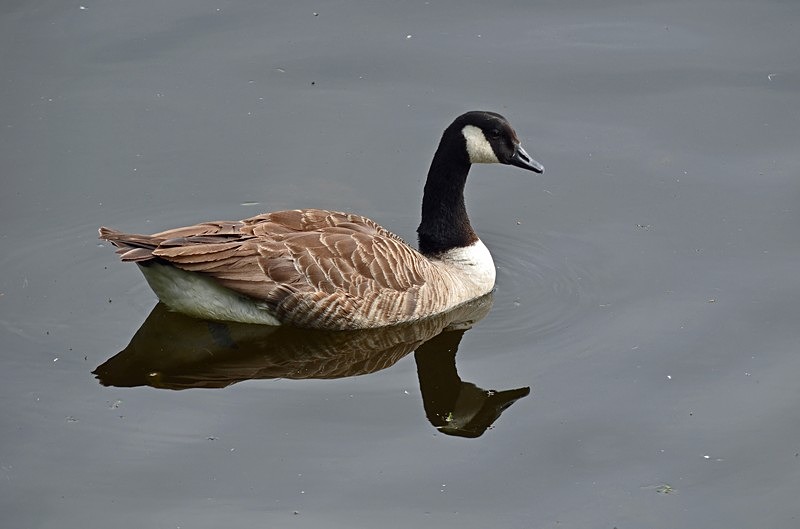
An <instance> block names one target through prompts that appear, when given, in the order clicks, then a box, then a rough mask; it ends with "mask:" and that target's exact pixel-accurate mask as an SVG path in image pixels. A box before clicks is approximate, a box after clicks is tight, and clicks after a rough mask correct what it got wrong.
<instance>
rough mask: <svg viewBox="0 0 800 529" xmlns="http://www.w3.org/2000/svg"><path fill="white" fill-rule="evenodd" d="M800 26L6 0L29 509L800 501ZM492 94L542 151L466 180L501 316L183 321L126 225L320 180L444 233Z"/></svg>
mask: <svg viewBox="0 0 800 529" xmlns="http://www.w3.org/2000/svg"><path fill="white" fill-rule="evenodd" d="M387 4H388V3H387ZM798 24H800V4H798V3H797V2H790V1H756V0H742V1H736V2H728V1H722V0H699V1H695V2H678V1H675V2H673V1H666V2H664V1H661V2H625V1H621V0H618V1H610V2H585V1H579V0H575V1H573V0H568V1H562V2H548V1H535V2H527V3H526V2H494V3H486V2H466V3H464V2H453V1H451V0H445V1H441V2H436V1H430V2H412V3H399V2H396V3H393V4H391V5H379V4H375V3H371V2H349V1H342V2H327V3H322V4H320V3H310V2H303V1H299V2H293V3H291V5H289V4H287V5H285V6H279V5H271V4H269V3H262V2H255V1H249V2H248V1H242V2H219V1H217V2H208V1H203V2H187V1H183V0H181V1H173V2H168V3H164V2H153V1H148V0H145V1H140V2H94V1H90V2H84V3H83V4H81V3H64V2H52V1H49V2H48V1H43V2H6V3H4V4H3V6H2V7H0V50H2V51H0V54H1V55H0V57H1V59H0V60H2V66H3V68H2V70H3V75H2V78H1V79H2V81H0V179H2V180H0V181H2V192H1V193H0V243H2V245H1V247H2V250H1V251H0V270H2V278H0V346H1V349H2V356H0V358H1V359H2V360H1V361H2V365H1V367H2V369H0V420H1V421H2V435H0V515H1V516H2V519H3V523H2V525H3V527H9V528H29V527H36V528H58V529H66V528H81V529H83V528H87V527H115V528H140V527H154V528H155V527H164V528H167V527H209V528H211V527H325V528H352V527H385V528H406V527H436V528H448V527H453V528H455V527H459V528H463V527H509V528H550V527H553V528H555V527H558V528H587V527H591V528H594V527H598V528H608V529H611V528H612V527H617V528H619V529H625V528H643V527H647V528H665V529H666V528H676V527H703V528H720V529H723V528H724V529H730V528H754V527H764V528H778V527H787V528H788V527H797V526H798V524H800V521H798V520H800V507H798V502H797V500H796V497H797V490H798V488H800V456H798V454H800V421H798V410H800V391H798V382H797V374H798V373H800V356H799V355H798V354H797V349H798V343H799V342H800V340H798V338H800V333H799V331H798V328H800V326H799V325H798V323H799V322H798V314H800V274H798V273H797V271H798V263H800V244H798V243H799V242H800V237H798V229H797V226H798V221H799V220H800V219H799V217H798V209H797V206H796V204H797V202H798V199H800V178H798V175H800V158H798V155H797V152H798V151H797V147H798V145H799V144H800V114H799V113H798V101H800V99H799V96H800V55H799V54H798V49H800V32H798V31H797V26H798ZM470 109H486V110H493V111H496V112H500V113H502V114H504V115H506V116H507V117H508V118H509V120H510V121H511V123H512V125H513V126H514V127H515V128H516V130H517V133H518V135H519V136H520V138H521V139H522V141H523V144H524V146H525V148H526V149H527V150H528V152H530V153H531V155H533V156H534V157H535V158H537V159H538V160H540V161H541V162H542V163H543V164H544V165H545V167H546V168H547V170H546V172H545V174H544V175H533V174H528V173H524V172H522V171H518V170H514V169H510V168H508V167H499V166H478V167H475V168H473V170H472V172H471V174H470V180H469V183H468V184H467V202H468V209H469V213H470V217H471V219H472V221H473V224H474V226H475V228H476V230H477V231H478V232H479V235H480V236H481V238H482V239H483V240H484V241H485V243H486V245H487V246H488V247H489V248H490V250H491V251H492V252H493V255H494V257H495V262H496V264H497V267H498V280H497V288H496V291H495V293H494V296H493V299H492V300H490V302H489V303H488V305H485V306H483V308H485V309H486V310H485V311H484V312H486V313H485V315H483V313H481V314H480V316H481V317H482V319H481V317H475V318H473V319H474V320H476V322H475V323H474V324H472V325H471V326H469V325H467V326H464V327H459V328H456V329H450V330H449V331H446V332H445V333H443V334H438V335H437V334H436V332H439V328H438V327H436V328H435V329H433V331H431V329H430V328H426V329H412V330H406V331H404V332H403V333H401V334H400V335H391V336H389V335H379V336H367V337H363V336H362V337H359V338H357V340H362V341H354V342H348V343H345V344H344V345H342V344H341V343H338V342H337V343H336V344H331V342H330V340H329V338H327V337H323V338H313V337H312V338H309V337H307V336H295V335H293V334H292V333H289V334H288V335H284V334H281V335H280V336H279V338H275V339H273V338H272V337H271V335H270V332H269V331H264V330H263V329H262V330H258V331H256V330H252V329H240V328H239V327H235V326H234V327H231V328H228V327H217V326H213V325H208V324H206V323H203V322H192V321H190V322H186V321H185V320H182V319H180V318H177V319H176V318H175V317H174V315H170V314H166V315H165V314H164V313H163V312H160V309H159V307H158V306H156V299H155V296H154V295H153V294H152V292H151V291H150V290H149V289H148V288H147V286H146V283H145V282H144V280H143V278H142V277H141V275H140V274H139V272H138V271H137V270H136V268H135V267H134V266H132V265H129V264H123V263H120V262H118V259H117V256H116V255H115V254H114V252H113V251H112V248H110V247H109V246H108V245H107V244H101V243H100V241H98V240H97V239H96V229H97V227H98V226H99V225H108V226H112V227H115V228H118V229H122V230H124V231H132V232H155V231H159V230H162V229H166V228H171V227H175V226H180V225H185V224H194V223H197V222H200V221H204V220H211V219H239V218H244V217H247V216H251V215H255V214H257V213H260V212H262V211H269V210H278V209H284V208H293V207H324V208H328V209H334V210H345V211H357V212H359V213H361V214H364V215H367V216H370V217H372V218H374V219H375V220H377V221H378V222H380V223H381V224H383V225H384V226H386V227H388V228H390V229H392V230H394V231H395V232H396V233H398V234H399V235H401V236H403V237H404V238H406V239H407V240H410V241H414V240H415V237H414V230H415V228H416V225H417V223H418V219H419V217H418V215H419V204H420V200H421V191H422V186H423V179H424V175H425V174H426V172H427V168H428V164H429V162H430V158H431V156H432V153H433V151H434V149H435V146H436V142H437V141H438V139H439V136H440V135H441V131H442V130H443V129H444V127H445V126H446V125H447V124H449V122H450V121H451V120H452V119H453V118H454V117H455V116H457V115H458V114H460V113H462V112H464V111H466V110H470ZM154 307H155V308H154ZM151 311H152V313H151ZM153 322H155V324H153ZM437 325H438V324H437ZM467 327H470V328H467ZM434 331H435V332H434ZM282 332H283V331H282ZM263 333H266V334H263ZM354 340H356V338H354ZM364 340H366V341H364ZM276 343H277V344H281V347H280V348H277V349H276V347H275V344H276ZM353 344H357V346H355V345H353ZM365 344H368V345H365ZM342 347H344V349H341V348H342ZM278 349H279V350H278ZM276 351H277V352H276ZM162 352H163V354H161V353H162ZM204 354H205V356H204ZM359 355H360V356H359ZM448 355H449V356H448ZM120 366H121V367H120ZM93 372H96V374H95V373H93ZM309 374H310V375H325V376H305V375H309ZM333 375H336V376H333ZM440 382H441V383H440ZM196 386H201V387H203V388H204V389H198V388H197V387H196ZM431 388H433V389H431ZM525 388H530V389H529V393H527V392H526V390H525ZM502 391H518V393H510V394H502V395H507V396H508V402H506V403H504V404H502V405H496V404H497V403H496V402H495V401H491V402H490V401H489V397H490V396H492V395H493V394H495V392H502ZM448 399H449V400H448ZM487 403H489V404H487ZM509 404H510V405H509ZM506 406H507V407H506ZM479 409H481V410H484V411H483V412H481V413H483V414H484V415H481V416H480V417H481V418H482V419H481V420H482V421H483V422H482V423H480V425H479V426H480V428H476V429H473V430H471V431H470V432H471V434H470V435H466V434H464V432H460V431H455V430H457V428H456V427H455V426H453V425H457V426H459V427H460V426H461V425H462V424H468V423H469V421H470V420H471V419H474V418H475V417H478V415H479V413H478V411H477V410H479ZM487 410H488V411H487ZM495 412H496V413H495ZM472 424H473V425H475V424H478V421H477V420H476V421H474V422H473V423H472ZM448 427H450V430H449V431H448Z"/></svg>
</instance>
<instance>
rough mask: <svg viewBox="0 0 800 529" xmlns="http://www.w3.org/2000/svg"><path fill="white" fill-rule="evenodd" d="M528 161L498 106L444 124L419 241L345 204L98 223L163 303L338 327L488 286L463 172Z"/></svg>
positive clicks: (231, 317)
mask: <svg viewBox="0 0 800 529" xmlns="http://www.w3.org/2000/svg"><path fill="white" fill-rule="evenodd" d="M478 163H501V164H505V165H513V166H515V167H519V168H522V169H526V170H528V171H533V172H535V173H542V172H543V171H544V168H543V167H542V165H541V164H540V163H539V162H537V161H535V160H534V159H533V158H531V157H530V156H529V155H528V153H527V152H525V150H524V149H523V148H522V146H521V145H520V141H519V139H518V137H517V135H516V133H515V132H514V129H513V128H511V125H510V124H509V123H508V121H507V120H506V119H505V118H504V117H503V116H501V115H500V114H497V113H494V112H486V111H471V112H467V113H465V114H462V115H461V116H459V117H457V118H456V119H455V120H454V121H453V123H452V124H450V126H448V127H447V128H446V129H445V131H444V133H443V134H442V138H441V141H440V142H439V147H438V148H437V150H436V153H435V154H434V156H433V161H432V162H431V166H430V170H429V171H428V176H427V180H426V182H425V187H424V192H423V198H422V218H421V221H420V224H419V227H418V228H417V235H418V242H419V245H418V247H419V249H418V250H417V249H414V248H413V247H412V246H410V245H409V244H407V243H406V242H405V241H403V239H402V238H400V237H399V236H397V235H395V234H394V233H392V232H390V231H389V230H387V229H385V228H384V227H382V226H380V225H379V224H378V223H376V222H375V221H373V220H371V219H369V218H367V217H364V216H361V215H358V214H354V213H342V212H338V211H328V210H323V209H295V210H286V211H275V212H271V213H264V214H261V215H257V216H255V217H250V218H248V219H244V220H240V221H214V222H204V223H202V224H197V225H194V226H187V227H183V228H175V229H171V230H167V231H162V232H160V233H154V234H152V235H140V234H132V233H123V232H120V231H116V230H113V229H110V228H106V227H101V228H100V230H99V233H100V239H103V240H106V241H109V242H110V243H111V244H113V245H114V246H116V247H117V248H118V249H117V253H118V254H119V255H120V256H121V260H122V261H126V262H134V263H136V264H137V265H138V266H139V269H140V270H141V272H142V274H143V275H144V277H145V279H146V281H147V283H148V284H149V286H150V288H151V289H152V290H153V291H154V292H155V294H156V296H158V298H159V300H161V301H162V302H163V303H164V304H165V305H166V306H167V307H168V308H170V309H171V310H173V311H177V312H182V313H184V314H187V315H189V316H193V317H197V318H202V319H208V320H222V321H236V322H242V323H257V324H267V325H282V324H288V325H293V326H297V327H307V328H317V329H330V330H345V329H365V328H376V327H383V326H388V325H395V324H401V323H406V322H412V321H416V320H420V319H423V318H427V317H430V316H433V315H435V314H440V313H443V312H446V311H449V310H450V309H453V308H455V307H458V306H459V305H462V304H464V303H466V302H468V301H470V300H473V299H476V298H478V297H480V296H483V295H485V294H487V293H489V292H491V291H492V289H493V288H494V283H495V267H494V262H493V261H492V256H491V254H490V253H489V250H488V249H487V248H486V246H485V245H484V244H483V242H481V240H480V239H479V238H478V236H477V235H476V234H475V231H474V230H473V229H472V225H471V224H470V221H469V217H468V216H467V210H466V207H465V205H464V184H465V183H466V180H467V174H468V173H469V170H470V167H471V166H472V164H478Z"/></svg>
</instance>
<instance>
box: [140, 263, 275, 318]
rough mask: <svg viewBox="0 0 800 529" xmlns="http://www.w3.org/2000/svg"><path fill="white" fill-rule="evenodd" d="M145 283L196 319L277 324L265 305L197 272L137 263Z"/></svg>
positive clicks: (172, 307) (158, 264) (174, 308)
mask: <svg viewBox="0 0 800 529" xmlns="http://www.w3.org/2000/svg"><path fill="white" fill-rule="evenodd" d="M139 270H141V271H142V274H144V277H145V279H146V280H147V283H148V284H149V285H150V288H152V289H153V292H155V293H156V296H158V299H160V300H161V301H162V302H163V303H164V304H165V305H167V306H168V307H169V308H171V309H172V310H174V311H177V312H182V313H184V314H188V315H190V316H194V317H196V318H203V319H210V320H222V321H238V322H242V323H259V324H263V325H280V324H281V322H280V321H278V319H277V318H275V316H274V315H273V314H272V313H271V312H270V311H269V310H268V307H267V306H266V304H264V303H262V302H260V301H258V300H256V299H253V298H250V297H247V296H243V295H241V294H238V293H236V292H234V291H233V290H230V289H228V288H225V287H223V286H221V285H220V284H219V283H217V282H216V281H214V280H212V279H209V278H207V277H204V276H203V275H201V274H197V273H193V272H186V271H185V270H181V269H180V268H175V267H174V266H169V265H164V264H160V263H150V264H148V265H147V266H140V267H139Z"/></svg>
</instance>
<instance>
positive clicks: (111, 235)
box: [98, 226, 163, 262]
mask: <svg viewBox="0 0 800 529" xmlns="http://www.w3.org/2000/svg"><path fill="white" fill-rule="evenodd" d="M98 232H99V234H100V236H99V238H100V239H103V240H106V241H108V242H110V243H111V244H113V245H114V246H116V247H117V248H119V249H118V250H117V253H118V254H119V255H120V258H121V259H122V260H123V261H131V262H143V261H149V260H151V259H156V256H154V255H153V250H155V249H156V248H157V247H158V245H159V244H161V242H162V241H163V239H161V238H158V237H153V236H152V235H140V234H138V233H123V232H121V231H117V230H114V229H111V228H106V227H105V226H102V227H101V228H100V229H99V230H98Z"/></svg>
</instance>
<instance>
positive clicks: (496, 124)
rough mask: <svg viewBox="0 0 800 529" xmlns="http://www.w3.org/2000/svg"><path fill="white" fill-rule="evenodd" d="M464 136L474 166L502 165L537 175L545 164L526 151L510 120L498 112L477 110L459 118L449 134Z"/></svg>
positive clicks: (448, 128) (449, 130)
mask: <svg viewBox="0 0 800 529" xmlns="http://www.w3.org/2000/svg"><path fill="white" fill-rule="evenodd" d="M448 134H453V135H454V134H460V135H461V136H462V137H463V139H464V142H465V147H466V151H467V156H468V158H469V162H470V163H502V164H505V165H513V166H515V167H520V168H522V169H527V170H529V171H533V172H535V173H541V172H543V171H544V167H542V164H540V163H539V162H537V161H536V160H534V159H533V158H531V157H530V155H528V153H527V152H525V149H523V148H522V146H521V145H520V142H519V138H517V133H516V132H514V129H512V128H511V125H509V123H508V120H506V118H504V117H503V116H501V115H500V114H497V113H495V112H485V111H478V110H474V111H472V112H467V113H466V114H462V115H460V116H458V117H457V118H456V120H455V121H453V123H452V124H451V125H450V126H449V127H447V130H446V131H445V135H448Z"/></svg>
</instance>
